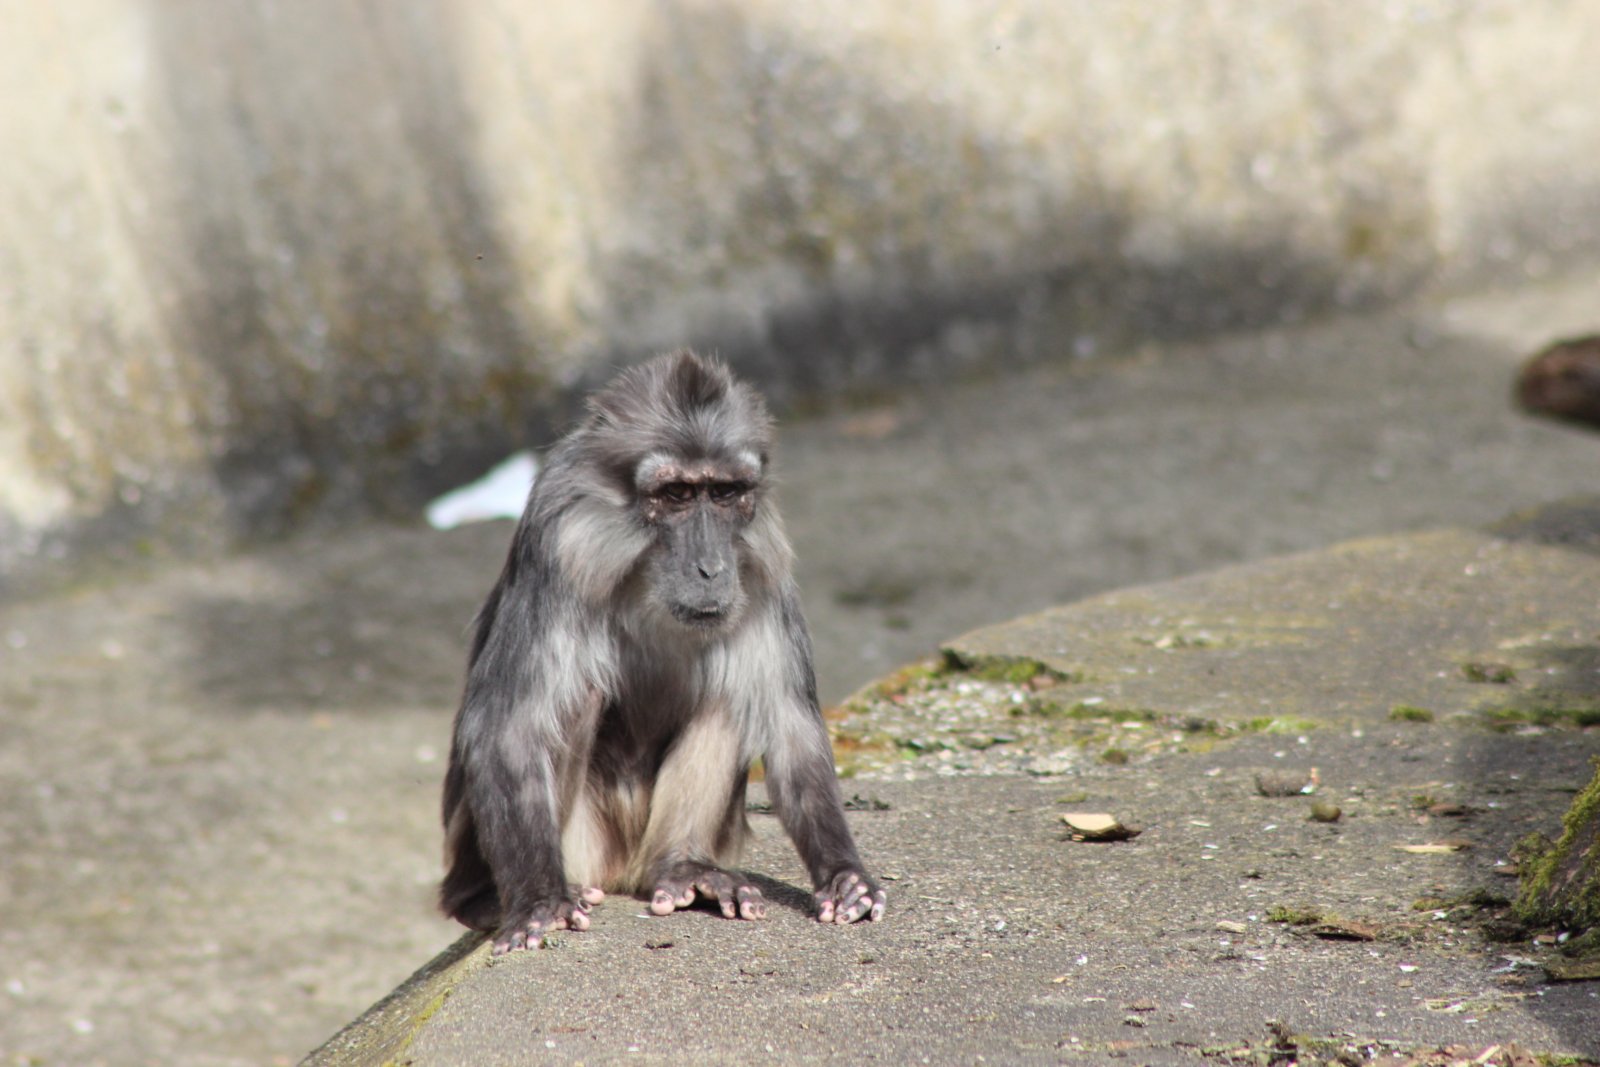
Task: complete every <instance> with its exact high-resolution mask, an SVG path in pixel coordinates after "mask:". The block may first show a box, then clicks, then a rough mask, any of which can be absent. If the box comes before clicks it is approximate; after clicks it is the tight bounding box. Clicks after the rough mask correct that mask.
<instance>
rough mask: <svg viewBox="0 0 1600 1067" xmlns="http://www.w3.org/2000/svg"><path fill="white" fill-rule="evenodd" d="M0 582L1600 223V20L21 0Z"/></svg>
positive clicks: (1599, 234)
mask: <svg viewBox="0 0 1600 1067" xmlns="http://www.w3.org/2000/svg"><path fill="white" fill-rule="evenodd" d="M0 25H3V26H4V32H3V33H0V591H16V590H22V589H25V588H28V587H29V586H30V585H32V584H35V583H38V582H40V581H46V580H59V578H60V577H61V576H62V575H66V574H71V573H75V572H76V567H77V566H78V563H79V561H81V560H83V559H85V558H87V559H104V558H107V553H110V557H111V558H116V557H118V556H119V555H122V556H125V555H127V554H130V553H136V552H140V551H155V552H158V553H166V552H172V551H189V550H196V549H213V548H217V547H223V546H226V545H228V544H230V543H234V542H235V541H237V540H239V539H241V538H251V537H257V536H270V535H273V534H277V533H280V532H283V531H286V530H289V529H291V528H294V527H296V526H300V525H304V524H307V523H316V522H319V521H328V520H336V519H341V518H348V517H351V516H359V515H367V514H374V513H375V514H379V515H413V514H415V513H416V510H417V508H418V505H419V504H420V502H421V501H422V500H425V499H426V498H427V497H429V496H430V495H432V494H433V493H435V492H437V491H439V490H441V489H443V488H447V487H448V486H450V485H452V484H455V483H457V482H459V481H460V480H462V479H463V478H465V477H467V476H470V475H473V474H476V473H478V472H479V471H481V470H482V469H483V468H484V467H485V466H486V465H487V464H488V463H489V462H490V461H492V460H494V459H497V458H499V457H500V456H501V455H503V454H504V453H506V452H507V451H510V450H511V449H513V448H515V447H518V446H520V445H523V444H527V443H533V444H542V443H544V442H546V441H548V440H549V439H550V438H551V437H552V436H553V434H554V432H555V431H556V429H558V428H559V424H560V420H561V419H562V418H563V417H565V416H566V415H567V414H569V413H570V411H571V410H572V397H573V396H574V395H575V394H576V393H577V392H578V391H579V390H581V389H582V388H584V387H585V386H587V385H589V384H592V383H593V382H594V381H596V380H598V379H600V378H603V377H605V376H606V374H607V373H608V372H609V371H610V370H611V369H612V368H614V367H615V366H616V365H617V364H618V363H619V362H622V361H627V360H631V359H635V358H638V357H640V356H642V355H645V354H648V353H650V352H652V351H656V350H659V349H664V348H669V347H676V346H678V345H682V344H686V343H687V344H694V345H697V346H703V347H705V348H709V349H715V350H717V351H719V352H721V353H722V354H723V355H724V356H726V357H728V358H729V359H731V360H732V361H734V362H735V363H736V364H737V365H739V366H740V367H741V368H742V369H743V370H744V371H745V372H746V373H748V374H750V375H752V376H754V377H755V378H757V379H758V380H759V381H760V382H761V383H762V384H763V385H764V386H765V387H767V388H768V389H769V390H771V391H772V392H774V393H775V394H776V396H777V398H778V400H779V401H780V403H782V402H793V401H796V400H799V399H803V398H807V397H814V396H819V395H826V394H829V393H832V392H835V391H837V390H840V389H843V388H848V387H852V386H862V385H876V386H884V385H893V384H894V383H896V382H900V381H903V380H906V379H907V378H919V377H926V376H930V375H937V374H947V373H954V372H961V371H966V370H970V369H977V368H984V369H988V368H994V367H1004V366H1005V365H1006V364H1007V363H1008V362H1010V361H1027V360H1038V359H1073V358H1084V357H1090V356H1093V355H1094V354H1095V353H1097V352H1103V351H1105V350H1107V349H1109V348H1112V347H1115V346H1117V345H1120V344H1123V343H1125V342H1126V341H1128V340H1130V339H1133V338H1156V339H1160V338H1163V337H1174V336H1182V335H1190V334H1194V333H1198V332H1203V331H1214V330H1220V329H1229V328H1235V327H1240V326H1247V325H1251V324H1255V323H1263V322H1269V321H1279V320H1284V319H1293V318H1299V317H1304V316H1308V315H1312V314H1316V313H1319V312H1322V311H1326V310H1329V309H1334V308H1339V307H1346V306H1358V305H1371V304H1376V303H1381V302H1385V301H1391V300H1395V299H1398V298H1400V297H1403V296H1405V295H1406V294H1407V293H1409V292H1412V291H1414V290H1415V289H1416V288H1417V287H1418V286H1421V285H1456V284H1462V285H1465V284H1478V283H1482V282H1485V281H1489V282H1492V281H1493V280H1494V279H1495V278H1503V277H1507V276H1510V275H1515V276H1518V277H1522V276H1526V275H1530V274H1539V273H1542V272H1546V271H1550V270H1553V269H1557V268H1559V267H1560V266H1561V265H1562V261H1563V260H1565V259H1573V258H1578V257H1583V258H1586V259H1591V260H1592V259H1593V258H1594V257H1595V255H1596V251H1597V249H1600V243H1597V238H1600V107H1596V106H1595V103H1594V101H1595V99H1596V97H1595V79H1594V69H1595V67H1594V64H1595V57H1596V56H1597V55H1600V4H1596V3H1593V2H1589V0H1569V2H1561V0H1547V2H1543V3H1538V4H1526V3H1520V2H1517V0H1482V2H1476V3H1466V2H1457V3H1446V2H1439V3H1424V2H1401V0H1353V2H1345V3H1338V4H1334V3H1325V2H1321V0H1301V2H1278V3H1272V4H1261V3H1252V2H1249V0H1207V2H1200V3H1183V4H1108V3H1103V2H1097V0H1014V2H1004V0H997V2H993V3H978V2H971V0H945V2H927V3H917V4H905V3H901V2H899V0H806V2H803V3H795V2H793V0H721V2H717V0H585V2H584V3H581V4H578V3H564V2H562V3H543V4H531V3H525V2H521V0H474V2H473V3H452V2H449V0H280V2H271V0H231V2H222V0H218V2H209V0H204V2H203V0H71V2H67V3H60V4H40V3H34V2H32V0H0Z"/></svg>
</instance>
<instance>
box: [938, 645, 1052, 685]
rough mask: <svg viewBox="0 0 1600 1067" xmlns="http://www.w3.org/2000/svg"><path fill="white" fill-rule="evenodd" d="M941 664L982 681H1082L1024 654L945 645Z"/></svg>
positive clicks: (1023, 683)
mask: <svg viewBox="0 0 1600 1067" xmlns="http://www.w3.org/2000/svg"><path fill="white" fill-rule="evenodd" d="M944 666H945V669H946V670H947V671H959V672H961V673H964V674H968V675H971V676H972V677H974V678H977V679H979V680H981V681H985V682H1008V683H1010V684H1011V685H1027V684H1028V683H1029V682H1032V681H1033V680H1034V679H1035V678H1046V679H1048V680H1049V681H1051V682H1052V683H1057V684H1059V683H1063V682H1081V681H1082V680H1083V676H1082V675H1080V674H1076V673H1074V672H1070V671H1061V670H1057V669H1056V668H1054V667H1051V666H1049V665H1047V664H1045V663H1043V662H1042V661H1040V660H1036V659H1030V658H1028V657H1026V656H1020V657H1019V656H969V655H963V654H962V653H960V652H957V651H955V650H954V649H948V648H947V649H945V650H944Z"/></svg>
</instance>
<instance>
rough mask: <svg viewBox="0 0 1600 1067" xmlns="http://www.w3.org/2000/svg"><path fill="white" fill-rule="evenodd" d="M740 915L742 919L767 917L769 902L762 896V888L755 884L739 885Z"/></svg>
mask: <svg viewBox="0 0 1600 1067" xmlns="http://www.w3.org/2000/svg"><path fill="white" fill-rule="evenodd" d="M739 917H740V918H741V919H765V918H766V917H767V902H766V900H765V899H764V898H763V897H762V896H761V890H759V889H757V888H756V887H755V886H753V885H742V886H740V887H739Z"/></svg>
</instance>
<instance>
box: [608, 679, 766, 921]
mask: <svg viewBox="0 0 1600 1067" xmlns="http://www.w3.org/2000/svg"><path fill="white" fill-rule="evenodd" d="M739 744H740V738H739V734H738V731H737V730H735V729H734V727H733V725H732V723H731V722H730V721H729V720H728V717H727V716H726V715H725V714H723V713H722V712H721V711H719V710H712V711H709V712H707V713H705V714H702V715H701V716H700V717H699V718H697V719H696V720H695V721H694V722H692V723H690V725H689V727H688V728H687V729H686V730H685V731H684V733H683V736H682V737H680V738H679V739H678V741H677V743H676V744H674V745H673V747H672V749H671V751H669V752H668V753H667V757H666V759H665V760H664V761H663V762H662V765H661V770H660V771H659V772H658V774H657V776H656V782H655V789H654V791H653V795H652V798H651V803H650V817H649V821H648V822H647V823H646V825H645V832H644V837H643V839H642V841H641V842H640V845H639V851H638V862H639V875H640V877H639V878H638V879H637V881H638V883H639V884H640V885H642V886H647V887H649V892H650V911H651V912H652V913H653V914H656V915H669V914H671V913H672V912H673V911H675V910H677V909H678V908H687V907H689V906H690V905H691V904H693V903H694V902H695V899H696V897H700V898H703V899H705V900H708V901H712V902H714V903H715V904H716V905H717V906H718V908H720V909H721V911H722V914H723V915H725V916H727V917H728V918H730V919H733V918H740V919H760V918H764V917H765V916H766V914H767V905H766V901H765V900H764V899H763V898H762V896H761V891H760V890H759V889H757V888H756V887H755V885H754V884H752V883H751V882H750V881H749V880H748V879H746V878H745V877H744V876H743V875H741V874H739V873H737V872H734V871H730V870H727V869H726V868H724V867H723V866H721V865H720V864H721V863H723V862H730V861H731V860H733V859H734V858H735V857H737V856H738V853H739V851H740V848H741V846H742V845H743V844H744V837H745V833H746V831H747V829H748V828H747V827H746V825H745V821H744V781H745V774H746V768H745V767H744V766H743V764H741V763H740V761H739Z"/></svg>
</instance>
